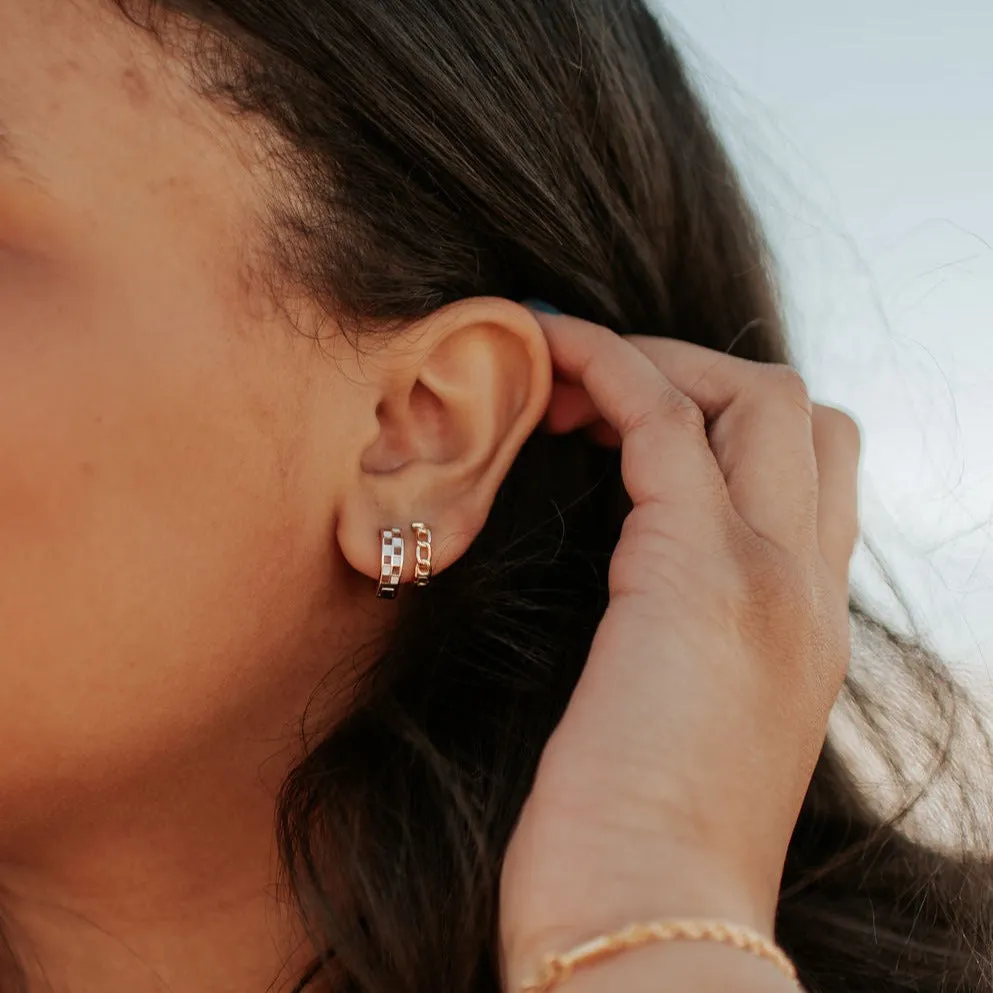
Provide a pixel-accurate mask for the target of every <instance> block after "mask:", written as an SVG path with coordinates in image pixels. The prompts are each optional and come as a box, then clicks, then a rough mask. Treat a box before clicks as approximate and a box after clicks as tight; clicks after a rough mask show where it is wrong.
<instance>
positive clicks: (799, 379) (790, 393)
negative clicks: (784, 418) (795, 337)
mask: <svg viewBox="0 0 993 993" xmlns="http://www.w3.org/2000/svg"><path fill="white" fill-rule="evenodd" d="M768 370H769V379H771V380H772V388H773V389H774V390H776V391H777V392H778V394H779V395H780V396H782V397H783V398H784V399H785V400H786V401H787V402H789V403H791V404H792V405H793V406H795V407H796V408H797V409H798V410H802V411H803V412H804V413H805V414H807V416H810V415H811V414H812V413H813V406H814V405H813V402H812V401H811V399H810V390H809V389H808V388H807V383H806V381H805V380H804V378H803V376H801V375H800V373H799V372H798V371H797V370H796V369H794V368H793V367H792V366H788V365H770V366H769V367H768Z"/></svg>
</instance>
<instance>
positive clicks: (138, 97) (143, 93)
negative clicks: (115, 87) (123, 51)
mask: <svg viewBox="0 0 993 993" xmlns="http://www.w3.org/2000/svg"><path fill="white" fill-rule="evenodd" d="M121 84H122V86H123V87H124V92H125V93H127V95H128V97H129V99H130V100H131V105H132V106H134V107H144V106H145V105H146V104H147V103H148V100H149V97H150V96H151V91H150V90H149V87H148V80H146V79H145V77H144V75H143V74H142V73H141V71H140V70H139V69H137V68H136V67H135V66H128V68H127V69H125V70H124V72H123V73H122V74H121Z"/></svg>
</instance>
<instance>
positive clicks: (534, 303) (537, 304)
mask: <svg viewBox="0 0 993 993" xmlns="http://www.w3.org/2000/svg"><path fill="white" fill-rule="evenodd" d="M521 303H522V304H524V306H525V307H530V308H531V309H532V310H540V311H541V312H542V313H544V314H561V313H562V311H561V310H559V309H558V307H553V306H552V305H551V304H550V303H546V302H545V301H544V300H538V299H536V298H535V297H528V298H527V299H526V300H522V301H521Z"/></svg>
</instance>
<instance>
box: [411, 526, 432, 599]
mask: <svg viewBox="0 0 993 993" xmlns="http://www.w3.org/2000/svg"><path fill="white" fill-rule="evenodd" d="M410 527H411V530H412V531H413V532H414V558H415V560H416V561H415V562H414V585H415V586H427V585H428V583H430V582H431V528H429V527H428V526H427V525H426V524H423V523H422V522H421V521H412V522H411V524H410Z"/></svg>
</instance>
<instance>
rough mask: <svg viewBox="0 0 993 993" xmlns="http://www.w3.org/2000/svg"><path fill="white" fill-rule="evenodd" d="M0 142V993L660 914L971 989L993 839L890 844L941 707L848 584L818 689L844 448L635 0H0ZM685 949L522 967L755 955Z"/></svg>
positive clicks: (905, 834) (698, 972) (462, 967)
mask: <svg viewBox="0 0 993 993" xmlns="http://www.w3.org/2000/svg"><path fill="white" fill-rule="evenodd" d="M0 122H2V124H0V300H2V302H3V310H2V338H0V348H2V350H3V353H2V356H3V359H2V362H0V410H2V414H3V416H2V417H0V461H2V465H3V473H2V477H0V540H2V553H3V571H2V573H0V630H2V632H3V640H2V646H3V651H2V656H0V657H2V660H3V678H4V685H5V693H4V694H3V696H2V703H0V707H2V726H3V728H4V733H5V748H4V750H3V756H4V757H3V760H2V763H0V789H2V795H3V798H4V800H3V827H2V831H0V883H2V896H0V906H2V912H3V925H2V932H3V935H4V939H3V943H4V948H5V955H4V964H3V971H2V983H0V987H2V989H3V990H4V991H5V993H6V991H7V990H28V991H31V993H34V991H39V990H48V989H53V990H54V989H57V990H69V991H72V993H84V991H87V993H89V991H96V990H99V991H101V993H118V991H123V990H128V991H145V990H161V989H171V990H182V991H184V993H201V991H211V993H213V991H229V990H231V991H233V990H237V991H240V993H244V991H253V990H260V991H261V990H264V989H269V988H273V989H297V990H303V989H308V990H328V991H333V993H339V991H345V990H352V991H362V993H414V991H417V993H422V991H423V993H426V991H429V990H430V991H439V990H444V991H446V993H484V991H486V993H490V991H496V990H508V991H509V990H517V989H520V988H521V986H522V985H523V984H524V983H525V982H526V981H527V980H528V979H529V978H530V977H532V974H533V973H536V972H538V970H539V965H540V962H541V959H542V957H543V955H544V954H545V953H546V952H548V953H551V952H566V951H567V950H569V949H571V948H572V947H573V946H574V945H576V944H577V943H578V942H583V941H585V940H586V939H588V938H591V937H594V936H595V935H597V934H600V933H611V934H614V933H616V932H617V931H618V930H619V929H622V928H624V927H625V926H626V925H627V924H629V923H634V922H637V921H647V920H649V919H657V918H667V919H668V918H685V917H693V918H708V919H722V920H727V921H729V922H730V923H731V924H733V925H734V926H735V927H736V928H739V929H746V928H747V929H750V932H755V933H757V934H758V936H759V937H760V938H761V939H764V940H765V945H756V946H754V948H755V949H759V950H764V951H766V952H770V949H771V944H772V942H773V940H774V941H775V942H776V943H778V945H779V946H781V949H782V951H783V952H785V954H786V955H787V956H788V958H789V959H790V960H791V961H792V962H793V963H795V967H796V969H797V971H798V974H799V980H800V982H801V983H802V984H803V985H804V987H805V988H807V989H809V990H812V991H813V990H817V991H821V990H823V991H841V990H845V991H852V990H866V991H867V990H873V991H881V990H890V991H898V990H908V991H909V990H915V991H922V990H927V991H932V990H933V991H937V990H953V989H954V990H966V991H979V990H987V989H990V988H991V981H990V978H989V977H990V971H989V962H990V958H989V951H990V937H989V935H990V933H991V931H990V921H991V918H990V913H989V909H990V897H989V895H988V891H989V889H990V887H989V883H990V879H991V877H990V872H989V865H988V860H987V859H986V858H985V857H980V856H978V855H971V854H969V853H968V852H966V851H965V850H964V849H963V850H962V851H957V850H956V851H951V850H949V851H947V852H940V851H938V850H936V849H934V848H932V847H929V846H928V845H927V844H926V843H925V842H924V841H922V840H912V837H911V832H910V831H909V830H905V828H908V825H910V823H911V822H910V818H911V815H912V814H913V813H914V812H915V810H916V808H917V807H918V806H919V804H918V800H919V799H920V797H921V796H922V795H923V787H924V786H925V785H929V784H930V785H931V786H932V787H933V789H934V790H939V789H940V792H938V793H937V794H936V795H937V796H938V797H939V799H940V803H941V805H942V807H941V809H942V811H944V812H946V813H947V814H948V815H949V816H950V817H952V818H954V819H955V823H956V824H957V825H960V826H962V827H964V828H967V827H970V826H971V825H972V820H971V818H972V815H973V813H974V811H973V809H972V808H971V807H970V806H969V800H970V797H971V798H973V799H976V798H979V797H981V795H982V788H983V784H984V782H985V780H984V777H985V776H986V775H987V771H988V767H987V766H985V765H983V766H979V765H976V766H974V767H973V769H972V770H970V772H971V774H972V776H973V777H974V778H969V779H967V778H966V776H965V772H964V771H963V769H962V768H961V767H960V766H959V765H958V764H956V760H955V757H956V756H957V755H958V754H959V752H958V751H953V750H952V748H951V745H952V742H953V739H954V738H956V737H957V735H956V729H957V727H958V725H959V724H960V723H961V722H962V721H963V719H964V720H965V721H966V723H967V724H968V725H969V728H972V724H971V723H970V722H971V718H970V717H969V713H970V711H968V709H967V708H966V706H965V704H964V696H963V694H962V693H961V692H960V691H959V690H957V689H956V688H955V687H954V686H953V685H952V684H951V682H950V681H949V680H948V678H947V677H946V676H945V675H944V672H943V669H942V667H941V665H940V663H939V662H938V661H937V660H935V659H933V658H932V657H931V656H930V655H929V654H928V652H927V651H926V650H925V649H924V648H921V647H919V646H917V645H914V644H912V643H910V642H907V641H905V640H903V639H901V638H899V637H897V636H895V635H891V634H889V633H888V632H887V631H886V629H885V628H883V627H882V626H881V625H880V624H878V623H877V622H875V621H873V620H872V619H871V618H870V617H869V615H868V613H867V611H866V610H865V609H864V608H863V607H862V606H860V605H859V604H857V603H853V604H852V605H851V610H852V612H851V617H852V619H853V620H854V621H855V627H854V629H853V630H854V631H855V632H856V634H857V635H859V637H858V638H857V639H856V641H855V647H856V648H857V649H859V651H860V653H863V654H868V655H871V657H872V658H873V659H875V660H878V661H881V662H882V663H883V664H882V665H880V666H879V667H878V669H879V670H881V672H882V676H883V678H882V679H881V680H880V682H879V684H878V685H877V686H875V688H874V689H871V690H870V688H869V687H870V683H869V682H867V679H868V677H867V676H866V675H865V674H864V673H863V672H861V671H860V669H858V668H853V670H852V672H850V673H849V674H848V676H847V679H845V676H846V668H847V666H848V659H849V644H848V632H849V625H848V618H849V612H848V607H849V605H848V603H847V602H846V601H847V570H848V560H849V556H850V553H851V548H852V545H853V543H854V540H855V534H856V530H857V518H856V503H855V467H856V465H857V460H858V438H857V432H856V431H854V429H853V426H852V424H851V422H850V421H848V420H847V418H845V417H844V416H843V415H841V414H839V413H838V412H835V411H831V410H830V409H828V408H824V407H817V406H812V405H811V404H810V402H809V399H808V398H807V396H806V392H805V391H804V389H803V384H802V382H801V381H800V380H799V379H798V378H797V377H796V376H795V374H792V373H790V372H789V370H788V369H786V368H785V363H786V361H787V359H788V353H787V347H786V342H785V339H784V336H783V331H782V328H781V324H780V321H779V317H778V314H777V310H776V294H775V290H774V286H773V283H772V281H771V276H770V274H769V265H768V260H767V256H766V252H765V249H764V246H763V243H762V240H761V238H760V236H759V234H758V232H757V231H756V228H755V224H754V222H753V219H752V217H751V215H750V213H749V210H748V208H747V206H746V205H745V203H744V202H743V199H742V196H741V193H740V191H739V189H738V186H737V184H736V181H735V178H734V175H733V173H732V171H731V169H730V167H729V165H728V163H727V160H726V158H725V157H724V154H723V153H722V150H721V148H720V145H719V144H718V142H717V140H716V139H715V137H714V134H713V132H712V130H711V128H710V125H709V124H708V121H707V118H706V115H705V113H704V111H703V109H702V107H701V105H700V103H699V102H698V100H697V98H696V97H695V96H694V94H693V92H692V90H691V88H690V86H689V85H688V83H687V80H686V78H685V75H684V72H683V69H682V67H681V64H680V61H679V59H678V57H677V55H676V54H675V53H674V52H673V50H672V48H671V47H670V44H669V42H668V41H667V40H666V39H665V38H664V37H663V35H662V34H661V32H660V29H659V27H658V25H657V24H656V22H655V20H654V19H653V17H652V16H651V15H650V13H649V12H648V10H647V9H646V8H645V7H644V6H642V4H641V3H640V2H636V0H621V2H618V0H569V2H565V0H561V2H559V0H549V2H545V3H541V4H524V3H521V2H520V0H458V2H454V0H452V2H447V0H282V2H280V3H278V4H276V3H272V4H270V3H258V2H255V0H175V2H172V0H170V2H162V3H157V2H156V3H152V4H146V3H143V2H125V0H120V2H118V3H113V2H111V0H75V2H73V3H67V2H66V0H4V2H3V4H2V5H0ZM534 297H538V298H542V299H545V300H550V301H553V302H554V303H555V304H557V305H558V307H559V308H561V309H562V310H564V311H566V312H567V313H568V314H570V315H575V316H570V317H565V316H556V315H549V314H547V313H543V312H542V311H541V310H540V309H533V308H529V307H525V306H522V305H521V304H520V303H518V302H517V301H520V300H524V299H527V298H534ZM580 318H582V320H580ZM607 328H610V329H611V330H610V331H608V330H607ZM618 333H619V334H618ZM620 334H623V335H626V336H630V337H625V338H622V337H620ZM675 339H683V340H682V341H678V340H675ZM722 353H726V354H722ZM580 429H585V430H580ZM414 525H417V526H414ZM394 527H397V528H398V532H399V533H398V534H397V535H396V538H397V541H396V542H394V532H393V530H392V529H393V528H394ZM384 532H385V537H383V534H384ZM401 547H402V548H404V549H405V550H406V554H405V557H404V560H403V562H402V563H401V562H400V561H399V549H400V548H401ZM394 549H395V550H396V551H397V553H398V554H397V559H396V568H394V558H393V552H394ZM384 556H385V558H384ZM384 563H385V564H384ZM415 573H416V575H417V577H418V578H419V579H420V580H421V581H422V582H423V581H424V580H425V579H426V580H427V581H428V582H427V585H426V586H418V585H415V584H414V583H413V582H412V580H413V579H414V578H415ZM398 582H399V587H400V589H399V596H397V597H395V598H394V597H392V596H391V594H396V593H397V592H398V591H397V583H398ZM377 584H378V585H377ZM377 591H378V592H380V593H381V594H385V595H383V596H380V597H377V596H376V595H375V593H376V592H377ZM608 602H609V608H608ZM594 635H596V637H594ZM863 650H865V651H864V652H863ZM581 675H582V679H581V678H580V676H581ZM843 679H845V686H844V690H843V692H842V704H843V705H844V707H843V708H839V711H838V712H839V713H842V712H843V713H847V714H848V715H849V716H850V717H852V718H854V720H855V721H856V724H855V727H856V729H857V730H859V731H860V732H861V733H862V740H863V743H868V744H869V745H871V746H873V747H874V748H875V754H876V755H877V756H878V757H879V758H881V759H883V760H884V762H886V763H888V775H889V777H890V778H891V780H892V781H893V782H894V783H895V784H896V785H897V786H900V787H903V788H904V792H905V794H906V795H905V796H904V795H902V794H901V796H899V797H898V798H897V800H898V802H897V803H896V805H895V806H892V805H891V808H886V809H884V807H883V805H882V804H880V803H878V802H877V801H878V799H879V798H878V797H877V796H876V795H875V792H874V791H869V790H868V789H864V788H862V787H860V785H859V782H858V777H857V776H856V774H855V773H854V772H853V770H852V768H851V767H850V766H849V765H848V764H847V762H846V760H845V759H844V757H843V755H844V749H843V748H842V745H841V743H840V739H836V738H835V736H834V735H833V734H832V737H831V738H830V740H829V741H828V743H827V744H824V736H825V731H826V726H827V720H828V713H829V711H830V710H831V707H832V704H833V703H834V701H835V697H836V696H837V694H838V692H839V688H840V687H841V684H842V681H843ZM904 691H905V692H904ZM901 692H904V695H905V696H906V698H907V699H906V704H907V705H906V707H904V706H902V705H901V706H899V707H898V706H895V705H893V701H894V700H896V699H898V698H899V696H900V694H901ZM873 694H875V696H874V695H873ZM886 701H889V704H890V706H889V708H887V707H886V706H884V703H885V702H886ZM972 730H973V731H975V729H974V728H972ZM553 731H554V732H555V734H554V736H553V734H552V733H553ZM964 740H965V739H964ZM973 740H979V739H978V738H977V739H973ZM922 759H923V762H924V764H923V765H921V761H922ZM539 760H540V764H539ZM932 760H933V761H932ZM811 775H812V779H811ZM977 784H978V785H977ZM970 791H972V792H970ZM978 810H979V807H978V805H977V811H978ZM274 823H275V842H274V841H273V824H274ZM976 828H977V830H978V828H979V821H978V820H977V821H976ZM966 840H970V841H975V837H969V838H967V839H966ZM737 933H745V932H744V931H739V932H737ZM707 937H708V938H712V939H715V940H704V941H699V942H697V941H681V940H673V941H652V942H651V943H647V944H642V945H640V946H639V947H638V948H634V949H631V950H628V951H617V953H616V954H613V955H612V956H611V957H610V958H609V959H605V960H603V961H601V962H598V963H594V962H589V961H586V962H583V963H582V964H581V965H580V966H579V967H577V969H576V971H575V973H574V975H573V976H572V977H571V978H568V979H564V981H563V982H562V983H560V984H559V985H560V986H561V988H562V989H567V990H569V991H571V993H584V991H586V993H594V991H596V993H599V991H604V990H620V989H624V990H627V991H629V993H636V991H641V990H644V991H648V990H652V991H655V990H669V989H689V988H693V989H700V990H702V989H705V988H706V989H710V988H714V989H731V988H735V989H739V990H762V991H764V993H774V991H777V990H781V989H787V988H792V987H791V984H790V982H789V979H788V978H787V976H788V971H787V970H785V969H777V968H776V967H775V966H776V964H777V963H776V962H775V961H773V960H772V958H770V957H769V956H768V955H767V956H766V957H765V958H763V957H762V956H761V955H759V954H755V955H751V954H747V953H746V952H747V950H746V951H742V950H740V949H731V948H729V947H728V945H727V943H726V942H724V941H722V940H719V936H716V935H715V934H714V933H710V934H708V936H707ZM753 950H754V949H753ZM771 951H774V949H771ZM778 964H779V965H780V966H782V965H783V963H782V962H779V963H778ZM787 964H788V963H787Z"/></svg>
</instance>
